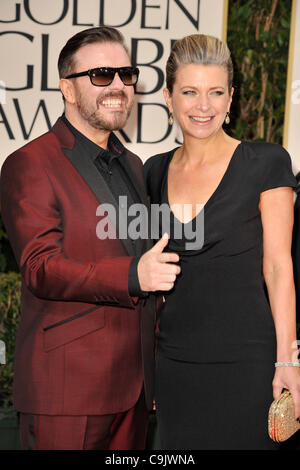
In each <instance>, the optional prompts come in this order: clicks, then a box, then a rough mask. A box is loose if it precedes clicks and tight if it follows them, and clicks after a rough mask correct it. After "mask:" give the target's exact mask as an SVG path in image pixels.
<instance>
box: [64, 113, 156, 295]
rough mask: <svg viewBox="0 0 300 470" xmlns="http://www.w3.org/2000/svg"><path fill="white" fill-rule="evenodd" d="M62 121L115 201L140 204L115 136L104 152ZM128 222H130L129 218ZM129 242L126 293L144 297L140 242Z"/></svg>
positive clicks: (121, 145) (109, 140)
mask: <svg viewBox="0 0 300 470" xmlns="http://www.w3.org/2000/svg"><path fill="white" fill-rule="evenodd" d="M62 120H63V122H64V123H65V124H66V125H67V126H68V128H69V129H70V130H71V132H72V133H73V134H74V135H75V137H76V139H79V140H80V141H81V143H82V144H83V146H84V149H85V158H90V159H91V160H92V161H93V163H94V165H95V168H96V169H97V170H98V171H99V172H100V173H101V176H102V177H103V178H104V179H105V181H106V183H107V184H108V186H109V187H110V189H111V191H112V194H113V196H114V197H115V199H116V201H117V202H118V201H119V197H120V196H126V197H127V201H128V206H129V207H130V205H132V204H134V203H137V202H140V199H139V196H138V194H137V192H136V190H135V187H134V185H133V183H132V181H131V180H130V179H129V177H128V176H127V174H126V172H125V171H124V170H123V167H122V165H121V164H120V162H119V159H120V158H121V157H122V154H123V153H124V152H125V150H126V149H125V147H124V146H123V144H122V143H121V142H120V141H119V139H118V138H117V137H116V136H115V134H113V133H111V134H110V136H109V139H108V150H105V149H103V148H102V147H100V146H99V145H97V144H95V143H94V142H92V141H91V140H90V139H88V138H87V137H86V136H85V135H84V134H82V133H81V132H80V131H78V130H77V129H76V128H75V127H74V126H72V124H71V123H70V122H69V121H68V120H67V118H66V116H65V115H64V114H63V115H62ZM128 220H129V222H130V217H129V216H128ZM131 242H132V244H133V248H134V251H135V253H136V256H135V257H134V258H133V260H132V262H131V264H130V268H129V277H128V291H129V294H130V295H131V296H133V297H135V296H138V297H144V296H145V295H146V294H147V293H146V292H143V291H142V290H141V288H140V283H139V280H138V274H137V265H138V262H139V259H140V255H141V249H142V240H141V239H137V240H131Z"/></svg>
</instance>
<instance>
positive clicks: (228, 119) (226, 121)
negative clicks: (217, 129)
mask: <svg viewBox="0 0 300 470" xmlns="http://www.w3.org/2000/svg"><path fill="white" fill-rule="evenodd" d="M229 123H230V117H229V112H228V111H227V113H226V118H225V124H229Z"/></svg>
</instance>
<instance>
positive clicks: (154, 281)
mask: <svg viewBox="0 0 300 470" xmlns="http://www.w3.org/2000/svg"><path fill="white" fill-rule="evenodd" d="M168 241H169V237H168V234H167V233H165V234H164V235H163V236H162V238H161V239H160V240H158V242H157V243H156V244H155V245H154V246H153V247H152V248H151V250H148V251H147V252H146V253H144V254H143V256H142V257H141V258H140V261H139V263H138V267H137V271H138V278H139V283H140V287H141V289H142V290H143V291H146V292H154V291H157V290H159V291H169V290H171V289H172V288H173V286H174V282H175V280H176V276H177V275H178V274H179V273H180V271H181V269H180V267H179V266H178V265H176V264H173V263H178V261H179V256H178V254H177V253H163V251H164V249H165V247H166V246H167V244H168Z"/></svg>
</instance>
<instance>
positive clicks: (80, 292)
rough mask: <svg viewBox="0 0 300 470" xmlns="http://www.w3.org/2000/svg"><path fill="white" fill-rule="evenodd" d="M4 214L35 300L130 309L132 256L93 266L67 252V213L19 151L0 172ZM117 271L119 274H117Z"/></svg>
mask: <svg viewBox="0 0 300 470" xmlns="http://www.w3.org/2000/svg"><path fill="white" fill-rule="evenodd" d="M0 197H1V199H0V200H1V211H2V217H3V221H4V225H5V227H6V230H7V234H8V237H9V240H10V242H11V245H12V248H13V250H14V254H15V257H16V260H17V262H18V264H19V267H20V271H21V274H22V277H23V280H24V282H25V284H26V286H27V288H28V289H29V290H30V291H31V292H32V293H33V294H34V295H35V296H37V297H39V298H43V299H49V300H71V301H80V302H89V303H111V304H116V305H120V306H125V307H132V308H134V305H135V304H136V301H137V299H133V298H132V297H131V296H130V294H129V292H128V277H129V269H130V264H131V262H132V259H133V258H132V257H129V256H124V257H116V258H113V257H104V258H103V259H102V260H101V262H97V263H93V262H88V261H82V260H79V259H70V258H69V257H68V256H66V254H65V253H64V249H63V223H64V221H63V214H61V211H60V206H59V201H57V199H56V196H55V192H54V191H53V187H52V184H51V181H50V179H49V177H48V175H47V173H46V170H45V169H44V168H43V167H42V166H41V165H40V164H39V162H38V161H36V160H34V159H32V158H31V156H29V154H28V152H26V151H24V150H19V151H18V152H16V153H15V154H13V155H11V156H10V157H8V159H7V160H6V161H5V163H4V164H3V167H2V171H1V187H0ZM116 273H117V275H116Z"/></svg>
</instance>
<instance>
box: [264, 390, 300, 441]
mask: <svg viewBox="0 0 300 470" xmlns="http://www.w3.org/2000/svg"><path fill="white" fill-rule="evenodd" d="M298 429H300V423H299V422H298V421H296V418H295V410H294V402H293V398H292V395H291V393H290V392H289V391H288V390H285V391H284V392H283V393H282V394H281V395H280V397H279V398H277V400H274V401H273V403H272V404H271V406H270V409H269V416H268V431H269V436H270V438H271V439H273V441H275V442H283V441H286V440H287V439H288V438H289V437H291V436H292V435H293V434H295V432H296V431H298Z"/></svg>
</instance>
